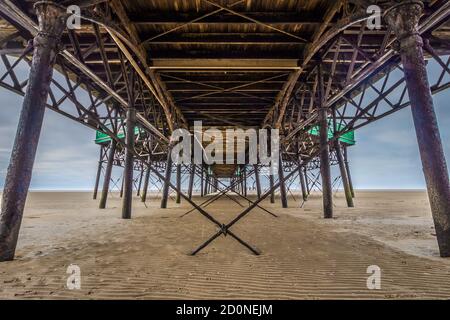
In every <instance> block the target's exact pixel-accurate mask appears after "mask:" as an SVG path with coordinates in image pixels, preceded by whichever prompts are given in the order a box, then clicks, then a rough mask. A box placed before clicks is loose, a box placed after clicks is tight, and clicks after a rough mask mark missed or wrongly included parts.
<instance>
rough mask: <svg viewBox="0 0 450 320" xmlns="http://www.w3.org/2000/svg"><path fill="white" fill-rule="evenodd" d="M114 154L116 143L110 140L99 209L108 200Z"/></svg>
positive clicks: (102, 207) (104, 205)
mask: <svg viewBox="0 0 450 320" xmlns="http://www.w3.org/2000/svg"><path fill="white" fill-rule="evenodd" d="M115 153H116V142H115V141H114V140H111V142H110V145H109V152H108V160H107V162H106V168H105V176H104V177H103V189H102V197H101V198H100V204H99V208H100V209H105V208H106V201H107V200H108V193H109V183H110V182H111V174H112V168H113V165H114V155H115Z"/></svg>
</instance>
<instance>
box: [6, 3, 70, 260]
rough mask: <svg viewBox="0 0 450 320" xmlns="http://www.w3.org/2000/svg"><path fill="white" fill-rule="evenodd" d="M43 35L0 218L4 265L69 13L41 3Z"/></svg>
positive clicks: (22, 203)
mask: <svg viewBox="0 0 450 320" xmlns="http://www.w3.org/2000/svg"><path fill="white" fill-rule="evenodd" d="M35 10H36V13H37V17H38V21H39V33H38V34H37V35H36V37H35V38H34V41H33V44H34V53H33V60H32V62H31V70H30V76H29V81H28V87H27V90H26V93H25V97H24V100H23V105H22V111H21V114H20V118H19V125H18V128H17V133H16V138H15V141H14V146H13V150H12V153H11V159H10V163H9V167H8V172H7V176H6V180H5V187H4V190H3V200H2V210H1V215H0V261H9V260H13V259H14V254H15V251H16V245H17V239H18V236H19V229H20V225H21V222H22V216H23V210H24V207H25V202H26V199H27V194H28V189H29V186H30V181H31V175H32V170H33V165H34V160H35V156H36V150H37V146H38V142H39V137H40V133H41V128H42V122H43V119H44V112H45V104H46V102H47V97H48V93H49V88H50V81H51V79H52V76H53V66H54V64H55V60H56V55H57V51H58V49H59V43H60V40H61V35H62V33H63V31H64V28H65V26H66V17H67V13H66V10H65V9H64V8H63V7H61V6H59V5H57V4H55V3H53V2H48V1H47V2H44V1H42V2H37V3H36V4H35Z"/></svg>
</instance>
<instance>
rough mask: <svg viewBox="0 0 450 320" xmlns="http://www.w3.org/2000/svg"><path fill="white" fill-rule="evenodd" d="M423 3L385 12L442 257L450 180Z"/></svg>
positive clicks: (449, 246) (449, 245) (446, 247)
mask: <svg viewBox="0 0 450 320" xmlns="http://www.w3.org/2000/svg"><path fill="white" fill-rule="evenodd" d="M422 10H423V4H422V2H420V1H404V2H403V3H401V4H399V5H397V6H394V7H393V8H391V9H390V10H389V11H388V12H387V13H386V15H385V19H386V21H387V22H388V23H389V25H390V26H391V27H392V29H393V30H394V32H395V34H396V36H397V39H399V40H398V44H399V46H398V49H399V52H400V56H401V59H402V64H403V68H404V72H405V79H406V83H407V87H408V92H409V96H410V99H411V112H412V115H413V121H414V127H415V129H416V135H417V141H418V144H419V150H420V157H421V159H422V166H423V172H424V175H425V180H426V184H427V190H428V197H429V200H430V205H431V212H432V214H433V219H434V223H435V228H436V236H437V240H438V244H439V250H440V254H441V256H442V257H449V256H450V183H449V181H450V180H449V174H448V168H447V163H446V161H445V156H444V151H443V148H442V142H441V137H440V134H439V128H438V124H437V119H436V114H435V112H434V106H433V98H432V96H431V91H430V85H429V82H428V76H427V71H426V65H425V59H424V53H423V49H422V46H423V40H422V38H421V36H420V35H419V33H418V23H419V18H420V16H421V14H422V12H423V11H422Z"/></svg>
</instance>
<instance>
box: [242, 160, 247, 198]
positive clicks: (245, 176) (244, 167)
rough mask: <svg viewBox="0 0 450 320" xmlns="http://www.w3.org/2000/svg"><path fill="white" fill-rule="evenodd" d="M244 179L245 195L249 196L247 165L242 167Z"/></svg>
mask: <svg viewBox="0 0 450 320" xmlns="http://www.w3.org/2000/svg"><path fill="white" fill-rule="evenodd" d="M242 179H243V192H244V197H247V166H245V165H244V166H243V168H242Z"/></svg>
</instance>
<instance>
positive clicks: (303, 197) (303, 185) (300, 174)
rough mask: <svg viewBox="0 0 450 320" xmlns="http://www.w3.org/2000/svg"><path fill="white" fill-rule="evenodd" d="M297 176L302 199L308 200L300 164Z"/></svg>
mask: <svg viewBox="0 0 450 320" xmlns="http://www.w3.org/2000/svg"><path fill="white" fill-rule="evenodd" d="M298 177H299V180H300V188H301V189H302V199H303V201H306V200H308V192H307V190H306V186H305V176H304V175H303V170H302V166H301V165H300V166H298Z"/></svg>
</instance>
